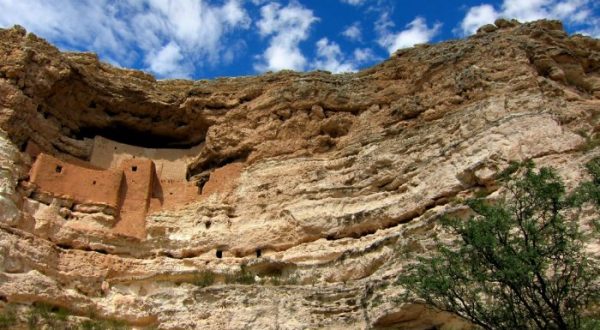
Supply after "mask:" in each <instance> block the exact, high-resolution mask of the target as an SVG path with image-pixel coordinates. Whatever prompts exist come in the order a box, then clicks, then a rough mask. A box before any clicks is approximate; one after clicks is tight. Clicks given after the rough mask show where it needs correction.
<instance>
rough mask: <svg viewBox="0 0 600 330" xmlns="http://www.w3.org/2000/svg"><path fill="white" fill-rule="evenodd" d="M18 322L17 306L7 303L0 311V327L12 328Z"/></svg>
mask: <svg viewBox="0 0 600 330" xmlns="http://www.w3.org/2000/svg"><path fill="white" fill-rule="evenodd" d="M16 323H17V314H16V312H15V307H14V306H13V305H11V304H6V305H5V307H4V309H3V310H2V312H1V313H0V329H11V328H12V327H13V326H14V325H15V324H16Z"/></svg>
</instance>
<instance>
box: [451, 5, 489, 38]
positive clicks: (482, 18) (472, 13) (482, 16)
mask: <svg viewBox="0 0 600 330" xmlns="http://www.w3.org/2000/svg"><path fill="white" fill-rule="evenodd" d="M497 18H498V12H497V11H496V9H494V7H493V6H491V5H480V6H475V7H472V8H471V9H469V12H468V13H467V15H466V16H465V18H464V19H463V20H462V22H461V23H460V28H461V31H462V33H463V34H465V35H466V34H471V33H474V32H475V31H477V29H478V28H479V27H480V26H482V25H485V24H489V23H492V22H494V21H495V20H496V19H497Z"/></svg>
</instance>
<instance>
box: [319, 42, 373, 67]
mask: <svg viewBox="0 0 600 330" xmlns="http://www.w3.org/2000/svg"><path fill="white" fill-rule="evenodd" d="M316 46H317V54H316V57H315V59H314V61H313V64H312V66H311V69H319V70H327V71H330V72H333V73H342V72H354V71H356V70H358V68H359V66H360V65H361V64H365V63H369V62H373V61H376V60H379V58H378V57H377V56H376V55H375V54H374V53H373V50H371V49H370V48H357V49H355V50H354V51H353V52H352V56H346V55H344V53H343V52H342V50H341V49H340V46H339V45H338V44H337V43H336V42H335V41H330V40H329V39H327V38H321V39H320V40H319V41H317V43H316Z"/></svg>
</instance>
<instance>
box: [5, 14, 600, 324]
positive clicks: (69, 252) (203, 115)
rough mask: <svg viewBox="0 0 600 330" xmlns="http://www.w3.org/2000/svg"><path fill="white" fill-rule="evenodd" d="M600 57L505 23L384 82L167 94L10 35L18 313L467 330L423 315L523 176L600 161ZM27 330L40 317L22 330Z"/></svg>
mask: <svg viewBox="0 0 600 330" xmlns="http://www.w3.org/2000/svg"><path fill="white" fill-rule="evenodd" d="M599 130H600V41H599V40H597V39H592V38H589V37H584V36H581V35H568V34H567V33H566V32H565V31H564V30H563V28H562V25H561V23H560V22H557V21H538V22H533V23H527V24H521V23H518V22H516V21H507V20H498V21H497V22H496V23H495V25H488V26H486V27H485V28H484V29H481V30H480V31H479V32H478V33H477V34H475V35H473V36H472V37H470V38H468V39H465V40H456V41H448V42H443V43H439V44H435V45H420V46H417V47H414V48H410V49H404V50H400V51H398V52H396V53H394V54H393V55H392V56H391V57H390V58H389V59H386V60H385V61H383V62H381V63H380V64H377V65H375V66H373V67H371V68H368V69H366V70H363V71H360V72H357V73H353V74H341V75H334V74H330V73H328V72H324V71H317V72H309V73H297V72H291V71H284V72H279V73H266V74H263V75H260V76H256V77H240V78H219V79H214V80H207V81H188V80H156V79H155V78H154V77H152V76H150V75H148V74H146V73H143V72H139V71H134V70H127V69H120V68H115V67H113V66H110V65H108V64H106V63H102V62H100V61H99V60H98V58H97V57H96V56H95V55H93V54H89V53H72V52H60V51H59V50H57V48H55V47H54V46H52V45H50V44H48V43H47V42H46V41H44V40H42V39H40V38H39V37H36V36H35V35H33V34H31V33H27V32H26V31H25V30H24V29H22V28H20V27H15V28H12V29H6V30H0V309H3V308H5V307H6V306H9V305H10V306H16V307H15V308H17V310H18V311H19V313H20V314H19V315H28V314H27V313H29V311H36V310H38V309H39V308H40V306H50V307H49V309H50V310H54V311H66V312H65V313H66V314H67V316H66V317H65V320H64V321H61V322H66V323H64V324H80V323H81V322H83V321H85V320H87V321H91V320H95V321H98V320H101V321H103V322H119V323H120V324H124V325H126V326H127V327H136V328H137V329H151V328H157V329H247V328H254V329H281V328H285V329H307V328H310V329H315V328H327V329H347V328H352V329H357V328H360V329H373V328H380V329H389V328H399V329H432V328H437V329H450V328H461V327H464V326H465V324H464V323H461V321H460V320H457V319H454V318H451V317H450V316H449V315H447V314H444V313H440V312H435V311H432V310H430V309H427V308H426V307H424V306H423V305H421V304H420V303H419V302H418V301H411V300H402V299H403V298H402V292H403V288H401V287H400V286H399V285H397V283H396V280H395V279H396V276H397V274H398V273H400V272H401V271H402V269H403V267H405V265H406V264H407V263H410V262H412V261H413V260H415V259H414V258H415V257H416V256H419V255H423V254H426V253H427V252H428V251H429V250H430V249H431V246H432V244H433V242H434V240H435V239H448V235H447V233H445V232H444V231H442V230H441V229H440V226H439V223H438V219H439V218H440V217H441V216H442V215H455V216H465V215H466V214H467V210H466V209H465V207H464V206H462V204H461V203H459V202H457V201H461V200H464V199H466V198H469V197H471V196H476V195H477V196H481V195H483V196H489V198H494V196H496V195H495V194H497V192H498V189H499V188H498V183H497V182H496V180H495V178H496V174H497V173H499V172H500V171H502V170H503V169H505V168H506V167H507V166H508V164H510V162H511V161H520V160H525V159H532V160H534V161H535V162H536V163H537V164H538V165H539V166H545V165H550V166H553V167H554V168H557V169H558V171H559V173H560V175H561V176H562V177H563V178H564V179H565V180H566V182H567V184H568V185H572V186H574V185H575V183H576V182H578V181H580V180H581V178H583V177H584V175H585V174H584V173H585V171H584V169H583V168H581V164H585V163H586V161H587V160H589V159H592V158H594V157H597V156H599V155H600V149H598V148H597V147H596V146H597V145H598V144H597V143H596V142H597V141H598V131H599ZM20 321H21V322H22V323H23V324H25V322H26V319H25V318H24V316H23V317H22V320H20Z"/></svg>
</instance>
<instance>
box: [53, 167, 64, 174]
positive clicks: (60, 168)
mask: <svg viewBox="0 0 600 330" xmlns="http://www.w3.org/2000/svg"><path fill="white" fill-rule="evenodd" d="M54 171H55V172H56V173H61V172H62V166H60V165H56V168H55V169H54Z"/></svg>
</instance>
